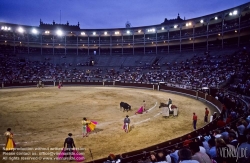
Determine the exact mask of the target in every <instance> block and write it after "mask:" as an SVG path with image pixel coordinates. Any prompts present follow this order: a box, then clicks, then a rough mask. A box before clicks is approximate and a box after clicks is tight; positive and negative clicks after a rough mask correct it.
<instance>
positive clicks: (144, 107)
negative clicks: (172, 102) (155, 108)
mask: <svg viewBox="0 0 250 163" xmlns="http://www.w3.org/2000/svg"><path fill="white" fill-rule="evenodd" d="M142 106H143V111H144V112H147V109H146V101H145V100H143V105H142Z"/></svg>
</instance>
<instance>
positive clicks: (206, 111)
mask: <svg viewBox="0 0 250 163" xmlns="http://www.w3.org/2000/svg"><path fill="white" fill-rule="evenodd" d="M208 114H209V110H208V109H207V108H205V117H204V122H205V123H208Z"/></svg>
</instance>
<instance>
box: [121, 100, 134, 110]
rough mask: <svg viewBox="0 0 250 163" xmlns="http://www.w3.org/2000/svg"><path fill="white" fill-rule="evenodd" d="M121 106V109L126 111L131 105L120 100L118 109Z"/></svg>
mask: <svg viewBox="0 0 250 163" xmlns="http://www.w3.org/2000/svg"><path fill="white" fill-rule="evenodd" d="M121 108H123V111H125V110H126V111H127V112H128V111H129V110H131V106H130V105H129V104H127V103H126V102H121V103H120V109H121Z"/></svg>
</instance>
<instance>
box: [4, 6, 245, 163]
mask: <svg viewBox="0 0 250 163" xmlns="http://www.w3.org/2000/svg"><path fill="white" fill-rule="evenodd" d="M0 27H1V31H0V81H1V83H2V88H4V87H5V86H18V85H20V84H22V83H29V82H30V81H32V82H38V81H44V82H46V81H55V82H58V81H61V82H63V83H67V82H68V83H69V81H71V82H73V81H77V82H78V83H81V82H90V81H97V82H103V81H110V82H113V81H115V82H129V83H141V84H142V83H152V84H158V85H159V84H163V85H165V86H168V87H178V88H182V89H189V90H195V91H202V90H203V89H202V88H204V87H205V88H214V89H216V90H217V91H216V92H215V93H211V95H212V96H214V98H216V99H218V101H219V102H220V104H221V107H220V108H219V109H220V115H219V116H218V117H214V120H213V121H212V122H211V123H209V124H208V125H207V126H206V129H209V130H204V129H199V130H196V131H194V132H191V133H189V134H187V135H184V136H183V137H181V138H176V139H175V140H171V141H167V142H165V143H164V145H163V144H159V145H155V146H152V147H148V149H142V150H140V151H131V152H129V153H126V154H123V155H121V156H116V155H115V154H110V155H109V156H108V158H104V159H100V160H96V161H95V162H104V161H106V162H114V161H115V162H120V161H121V162H141V163H142V162H168V163H169V162H172V163H177V162H178V160H182V159H192V158H193V159H196V160H199V161H200V162H206V161H205V160H204V159H202V158H206V157H208V156H209V157H210V161H211V160H214V161H217V162H218V163H220V162H227V163H228V162H232V163H234V162H236V161H238V162H240V163H248V162H250V112H249V102H250V76H249V72H250V51H249V48H250V46H249V45H250V3H247V4H244V5H241V6H238V7H235V8H232V9H228V10H225V11H221V12H219V13H213V14H210V15H206V16H201V17H197V18H194V19H190V20H185V19H181V18H180V16H179V15H178V17H177V18H176V19H173V20H167V19H166V20H165V21H164V22H163V23H161V24H158V25H155V26H145V27H133V28H122V29H121V28H119V29H87V30H85V29H80V26H79V24H78V25H76V26H71V25H69V24H68V23H67V24H56V23H55V22H53V24H45V23H43V22H42V21H40V26H39V27H35V26H25V25H20V24H9V23H7V22H0ZM58 27H60V29H61V30H60V31H58V30H57V29H58ZM45 87H46V84H45ZM206 93H208V94H210V92H208V91H207V92H206ZM224 147H226V148H230V149H232V150H238V149H241V148H245V149H247V151H246V153H245V154H246V155H245V156H244V157H239V158H237V157H233V156H232V157H223V156H222V155H220V153H219V152H218V151H219V149H222V148H224ZM186 148H189V149H190V150H189V152H190V154H189V153H188V152H186V151H185V149H186ZM178 151H179V155H178ZM182 152H183V153H185V152H186V153H185V154H183V155H181V154H182ZM239 154H240V152H239Z"/></svg>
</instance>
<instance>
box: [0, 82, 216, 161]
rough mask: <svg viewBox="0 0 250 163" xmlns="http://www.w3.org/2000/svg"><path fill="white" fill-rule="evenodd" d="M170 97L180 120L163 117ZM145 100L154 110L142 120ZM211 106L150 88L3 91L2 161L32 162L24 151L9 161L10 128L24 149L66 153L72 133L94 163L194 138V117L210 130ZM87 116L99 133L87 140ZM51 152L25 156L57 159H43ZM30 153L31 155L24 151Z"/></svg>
mask: <svg viewBox="0 0 250 163" xmlns="http://www.w3.org/2000/svg"><path fill="white" fill-rule="evenodd" d="M168 98H171V99H172V100H173V104H174V105H176V106H178V108H179V116H178V117H175V118H173V117H171V118H167V119H166V118H163V117H162V116H161V115H160V114H159V113H160V112H161V109H159V108H158V107H159V103H160V102H166V101H167V100H168ZM143 100H146V103H147V108H148V109H150V108H151V110H150V111H149V112H148V113H145V114H142V115H134V113H135V111H136V110H137V109H138V108H139V107H140V106H141V105H142V101H143ZM121 101H124V102H127V103H129V104H130V105H131V106H132V111H130V112H128V113H127V112H123V111H120V108H119V103H120V102H121ZM205 107H209V108H210V110H214V108H212V107H211V106H210V105H208V104H206V103H203V102H201V101H198V100H195V99H193V98H189V97H186V96H181V95H177V94H171V93H166V92H159V91H153V90H144V89H130V88H117V87H63V88H62V89H58V88H56V87H47V88H43V89H42V88H40V89H38V88H17V89H3V90H0V109H1V110H0V131H1V133H2V135H1V136H0V144H1V145H0V147H1V151H0V152H1V154H0V159H1V161H2V162H12V161H10V160H11V159H13V160H15V157H16V159H19V161H14V162H18V163H19V162H28V161H21V160H20V159H21V156H19V155H18V153H17V152H20V151H16V153H15V155H10V156H8V158H5V157H7V156H6V155H5V154H4V153H3V152H4V151H3V150H2V147H4V144H5V142H6V139H5V137H4V136H3V133H4V132H5V131H6V129H7V128H8V127H10V128H12V131H13V133H14V140H15V142H17V147H18V148H20V147H23V148H27V147H29V148H33V149H35V148H38V147H43V148H56V147H57V148H62V147H63V143H64V140H65V138H66V137H67V134H68V133H69V132H71V133H73V138H74V140H75V144H76V147H78V148H82V149H83V148H85V151H83V150H82V149H80V152H81V153H83V152H84V155H85V158H86V161H91V156H90V152H89V149H91V151H92V153H93V157H94V159H98V158H103V157H107V156H108V155H109V153H114V154H121V153H124V152H128V151H132V150H137V149H141V148H144V147H147V146H150V145H153V144H157V143H160V142H164V141H166V140H170V139H172V138H175V137H178V136H181V135H183V134H185V133H188V132H190V131H192V130H193V128H192V113H193V112H196V113H197V115H198V124H197V126H198V128H200V127H202V126H203V125H204V123H203V115H204V108H205ZM126 115H129V116H130V119H131V125H134V128H132V131H131V132H130V133H128V134H126V133H125V132H124V131H123V130H122V125H123V119H124V118H125V116H126ZM83 117H87V118H88V119H90V120H94V121H97V122H98V125H97V128H96V130H95V131H94V132H93V133H91V134H90V135H89V137H87V138H82V125H81V120H82V118H83ZM145 120H147V121H145ZM48 151H49V150H48V149H40V150H37V151H33V152H36V153H35V155H33V156H31V155H28V156H25V157H40V158H42V159H43V158H45V157H47V158H52V159H53V158H55V157H56V156H49V155H47V154H45V155H44V156H41V155H40V156H38V154H39V152H48ZM24 152H31V151H29V150H24ZM50 152H54V153H55V152H59V151H58V150H56V151H50ZM19 154H20V153H19ZM22 154H24V153H22ZM27 154H29V153H27ZM22 157H24V156H22ZM40 158H39V159H40ZM4 159H8V161H4ZM27 159H29V158H27ZM34 159H37V158H34ZM1 161H0V162H1ZM29 162H32V163H36V162H48V161H29ZM49 162H65V161H49Z"/></svg>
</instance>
